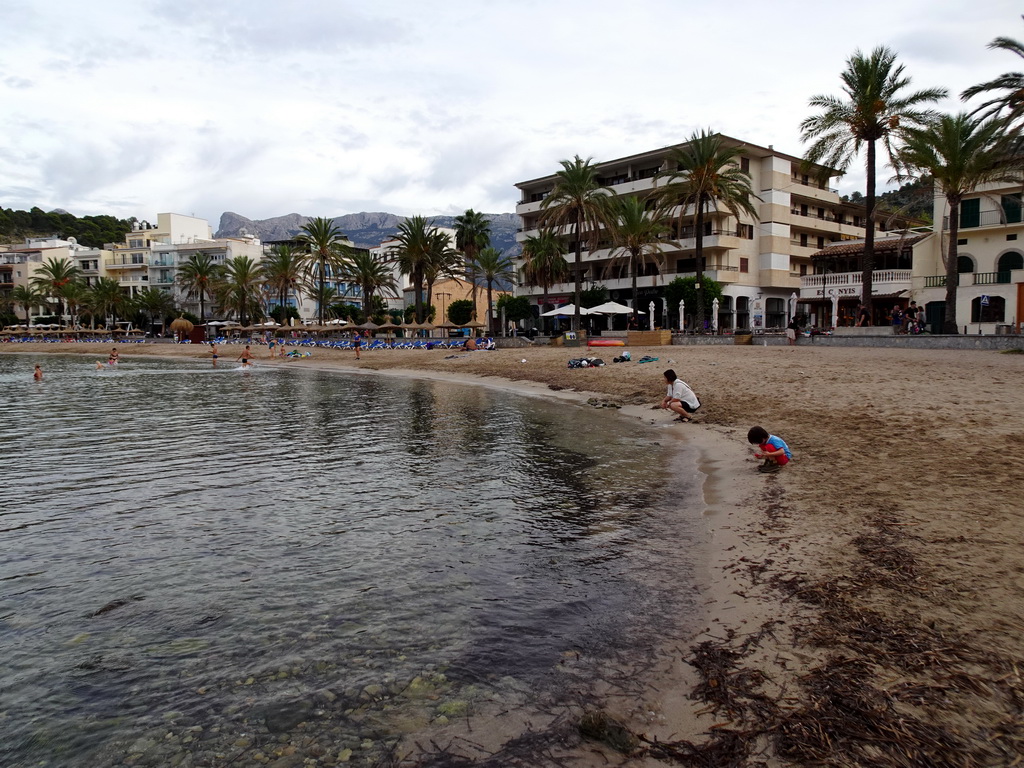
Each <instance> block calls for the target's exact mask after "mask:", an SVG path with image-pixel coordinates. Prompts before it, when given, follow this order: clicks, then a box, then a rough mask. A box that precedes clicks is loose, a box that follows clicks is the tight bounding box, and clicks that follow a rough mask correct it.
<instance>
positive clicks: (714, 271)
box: [516, 136, 885, 329]
mask: <svg viewBox="0 0 1024 768" xmlns="http://www.w3.org/2000/svg"><path fill="white" fill-rule="evenodd" d="M721 138H722V141H723V142H724V143H725V144H727V145H729V146H735V147H738V148H739V149H740V154H739V157H738V162H739V164H740V167H741V168H742V170H744V171H746V172H748V173H749V174H750V176H751V185H750V186H751V189H752V190H753V191H754V193H755V194H756V195H757V196H758V197H759V198H760V199H759V200H754V201H753V202H754V204H755V206H756V208H757V210H758V214H759V215H758V217H757V218H756V219H755V218H752V217H748V216H746V215H745V214H744V215H743V216H741V217H740V218H739V219H736V218H735V217H734V216H732V215H731V214H730V213H729V212H728V211H726V210H724V209H721V208H720V209H718V210H715V211H712V212H710V213H709V214H705V220H704V238H703V247H704V260H705V265H704V270H705V274H706V275H707V276H708V277H709V278H711V279H713V280H716V281H718V282H719V283H721V284H722V286H723V293H724V296H723V299H722V301H721V302H720V305H719V317H718V321H719V327H720V328H724V329H732V328H755V329H756V328H778V327H782V326H784V325H785V324H786V321H787V318H788V317H789V316H791V315H792V314H793V313H794V312H796V311H797V309H796V305H797V301H798V300H799V298H800V294H799V293H798V292H799V291H801V278H803V277H805V276H810V275H813V274H814V272H815V265H814V261H813V260H812V258H811V257H812V255H813V254H814V253H815V252H817V251H818V250H820V249H821V248H823V247H825V246H826V245H827V244H828V243H830V242H837V241H843V240H852V239H856V238H862V237H864V233H865V217H864V208H863V207H862V206H859V205H857V204H854V203H845V202H843V201H842V200H840V197H839V194H838V191H837V190H835V189H832V188H830V187H829V186H828V184H827V183H825V182H823V181H821V176H820V172H822V170H823V169H822V168H821V167H819V166H813V167H811V168H810V169H806V168H804V167H803V161H802V160H801V158H799V157H796V156H794V155H788V154H785V153H783V152H778V151H777V150H775V148H774V147H772V146H768V147H761V146H757V145H755V144H750V143H747V142H743V141H740V140H738V139H734V138H731V137H728V136H722V137H721ZM681 146H684V145H681ZM672 149H673V147H664V148H661V149H656V150H652V151H649V152H644V153H641V154H637V155H630V156H628V157H622V158H619V159H616V160H610V161H607V162H600V163H597V164H596V167H597V172H598V175H599V178H600V182H601V183H602V184H604V185H606V186H608V187H609V188H611V190H612V191H613V192H614V193H615V194H618V195H649V194H651V193H653V192H654V191H655V190H656V189H657V188H658V187H659V186H661V185H662V184H663V182H662V181H661V180H660V179H659V178H658V176H659V174H665V173H671V172H674V171H676V170H677V169H676V168H674V167H670V154H671V150H672ZM555 179H556V176H555V175H550V176H544V177H542V178H539V179H532V180H530V181H523V182H519V183H518V184H516V187H517V188H518V189H519V190H520V192H521V199H520V202H519V204H518V205H517V207H516V211H517V213H518V214H519V215H520V217H521V218H522V220H523V227H522V230H521V231H520V233H519V235H518V240H519V241H520V242H522V241H524V240H525V239H526V238H527V237H529V236H531V235H536V234H537V233H538V226H539V222H540V219H541V213H542V207H541V205H542V202H543V200H544V199H545V198H546V197H547V196H548V195H549V194H550V193H551V191H552V188H553V186H554V183H555ZM694 213H695V211H694V210H693V209H692V208H691V209H690V210H687V211H686V212H685V213H684V215H683V226H682V231H681V238H680V239H678V240H676V241H675V243H672V244H670V243H667V242H666V243H665V244H664V245H663V249H662V257H661V258H662V259H664V261H665V262H666V264H667V269H665V270H664V271H659V270H658V269H657V268H655V267H654V266H653V265H646V266H644V267H641V268H640V269H639V270H638V275H637V295H636V296H633V295H632V276H631V275H630V274H628V267H627V266H626V261H625V260H624V259H618V258H615V256H616V254H613V253H612V252H611V251H610V250H609V249H608V248H606V247H605V248H599V249H596V250H594V251H593V252H584V254H583V260H582V275H581V279H582V281H583V283H584V285H585V286H586V285H588V284H600V285H603V286H605V287H606V288H607V289H608V291H609V294H610V296H611V298H612V299H613V300H615V301H619V302H621V303H625V304H628V305H630V306H637V305H639V307H640V310H641V312H646V311H647V308H648V306H649V304H650V303H651V302H652V301H653V302H655V305H656V318H660V323H661V325H663V326H665V327H668V326H671V327H678V308H677V307H669V306H667V302H666V301H665V299H664V295H665V294H664V291H665V285H666V284H667V283H668V282H670V281H671V280H673V279H674V278H676V277H687V276H694V275H695V274H696V256H695V249H696V240H695V238H694V224H693V221H694ZM678 215H679V209H678V208H677V209H676V210H675V211H673V216H675V217H678ZM884 225H885V222H877V221H876V224H875V226H876V228H878V229H879V231H881V230H882V229H883V227H884ZM570 245H571V244H570ZM569 250H570V251H571V250H573V248H571V247H570V248H569ZM569 260H570V270H572V269H573V266H574V265H573V264H572V259H571V257H570V259H569ZM517 267H519V274H520V277H519V280H518V286H517V289H516V293H517V294H518V295H521V296H522V295H525V296H527V297H529V298H530V300H531V301H532V302H536V304H537V310H538V311H546V310H548V309H552V308H554V307H556V306H558V305H560V304H564V303H566V302H569V301H572V293H573V288H574V275H572V276H570V279H569V280H568V281H567V282H565V283H561V284H558V285H555V286H553V287H552V288H551V290H550V291H549V297H550V303H549V304H548V305H545V306H543V307H541V306H540V302H541V289H540V288H539V287H537V286H531V285H528V284H527V283H526V282H525V280H524V279H523V278H522V261H521V260H520V261H519V262H518V264H517ZM687 309H688V310H689V309H690V308H689V307H688V308H687ZM691 311H692V310H691ZM687 314H688V315H689V312H687ZM687 327H693V322H692V319H691V318H688V320H687Z"/></svg>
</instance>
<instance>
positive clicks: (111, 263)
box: [103, 257, 148, 269]
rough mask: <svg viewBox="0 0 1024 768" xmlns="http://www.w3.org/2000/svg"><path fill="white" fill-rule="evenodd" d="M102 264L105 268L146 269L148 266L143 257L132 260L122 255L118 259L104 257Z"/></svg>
mask: <svg viewBox="0 0 1024 768" xmlns="http://www.w3.org/2000/svg"><path fill="white" fill-rule="evenodd" d="M103 264H104V266H105V267H106V268H107V269H146V268H147V267H148V265H147V264H146V261H145V259H143V260H141V261H133V260H132V259H130V258H126V257H122V258H120V259H106V260H105V261H104V262H103Z"/></svg>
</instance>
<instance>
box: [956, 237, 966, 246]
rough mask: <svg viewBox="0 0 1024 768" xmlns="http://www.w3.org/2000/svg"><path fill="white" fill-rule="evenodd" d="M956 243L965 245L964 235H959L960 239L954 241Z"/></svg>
mask: <svg viewBox="0 0 1024 768" xmlns="http://www.w3.org/2000/svg"><path fill="white" fill-rule="evenodd" d="M956 244H957V245H967V238H966V237H961V238H960V239H958V240H957V241H956Z"/></svg>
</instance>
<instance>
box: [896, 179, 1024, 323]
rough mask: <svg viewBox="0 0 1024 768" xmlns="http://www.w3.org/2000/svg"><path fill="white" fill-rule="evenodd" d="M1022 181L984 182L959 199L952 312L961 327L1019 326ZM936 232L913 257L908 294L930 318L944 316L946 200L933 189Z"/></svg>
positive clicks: (1023, 300)
mask: <svg viewBox="0 0 1024 768" xmlns="http://www.w3.org/2000/svg"><path fill="white" fill-rule="evenodd" d="M1022 187H1024V182H1018V183H1016V184H1007V183H1001V184H988V185H985V186H983V187H982V188H980V189H979V190H977V191H976V192H974V193H972V194H970V195H968V196H967V197H966V198H965V199H964V201H963V202H962V203H961V204H960V223H959V232H958V233H957V272H958V273H959V284H958V288H957V303H956V318H957V325H958V327H959V330H960V332H961V333H963V332H965V331H966V333H969V334H976V333H997V332H1004V331H1005V330H1007V328H1006V326H1013V327H1014V328H1015V329H1016V330H1017V331H1018V332H1019V331H1020V328H1021V322H1022V318H1021V313H1022V311H1024V221H1022V216H1021V190H1022ZM933 211H934V221H935V235H934V237H932V238H931V242H930V243H929V245H930V247H929V248H928V249H927V251H926V252H925V253H923V254H922V259H921V260H920V264H916V263H915V267H914V275H913V296H914V298H915V299H916V300H917V303H918V304H920V305H922V306H924V307H925V308H926V312H927V316H928V319H929V322H930V323H933V324H937V325H938V327H941V325H942V322H943V321H944V320H945V311H946V306H945V299H946V269H945V266H944V261H943V259H942V253H943V252H944V251H948V248H949V206H948V205H947V204H946V198H945V195H943V194H942V192H941V190H937V191H936V194H935V203H934V209H933Z"/></svg>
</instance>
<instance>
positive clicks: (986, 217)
mask: <svg viewBox="0 0 1024 768" xmlns="http://www.w3.org/2000/svg"><path fill="white" fill-rule="evenodd" d="M1020 223H1021V215H1020V212H1019V211H1013V210H1011V211H1010V212H1009V214H1007V212H1006V211H1002V210H995V211H982V212H981V213H980V214H979V215H977V216H965V215H964V214H963V213H961V214H960V229H961V230H965V229H976V228H977V227H998V226H1000V225H1006V224H1020ZM942 228H943V229H949V216H943V217H942Z"/></svg>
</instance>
